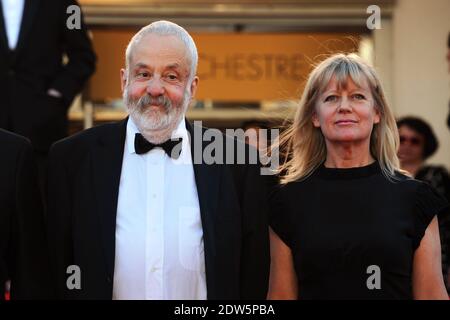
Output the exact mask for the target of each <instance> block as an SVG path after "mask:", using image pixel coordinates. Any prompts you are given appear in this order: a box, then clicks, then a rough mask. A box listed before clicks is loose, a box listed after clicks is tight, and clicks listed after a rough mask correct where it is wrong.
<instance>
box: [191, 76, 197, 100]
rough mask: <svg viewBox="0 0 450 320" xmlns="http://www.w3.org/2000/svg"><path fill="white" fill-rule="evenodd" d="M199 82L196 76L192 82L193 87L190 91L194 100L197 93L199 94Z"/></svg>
mask: <svg viewBox="0 0 450 320" xmlns="http://www.w3.org/2000/svg"><path fill="white" fill-rule="evenodd" d="M198 81H199V79H198V77H197V76H195V77H194V79H193V80H192V82H191V87H190V88H189V91H190V94H191V99H193V98H194V97H195V93H196V92H197V87H198Z"/></svg>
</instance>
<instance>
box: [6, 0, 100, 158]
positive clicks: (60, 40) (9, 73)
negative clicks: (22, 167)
mask: <svg viewBox="0 0 450 320" xmlns="http://www.w3.org/2000/svg"><path fill="white" fill-rule="evenodd" d="M74 4H77V2H76V1H75V0H25V6H24V11H23V17H22V24H21V28H20V33H19V40H18V43H17V46H16V48H15V50H14V51H12V50H10V48H9V46H8V41H7V33H6V30H5V21H4V14H3V12H2V6H0V96H1V97H2V103H1V104H0V128H4V129H7V130H9V131H13V132H15V133H18V134H20V135H23V136H25V137H27V138H29V139H30V140H31V142H32V144H33V146H34V147H35V148H36V149H38V150H41V151H44V152H45V151H48V148H49V146H50V145H51V144H52V143H53V142H55V141H57V140H59V139H61V138H63V137H65V136H66V134H67V108H68V106H69V105H70V103H71V102H72V100H73V98H74V97H75V95H76V94H77V93H79V92H80V90H81V88H82V86H83V84H84V83H85V81H86V80H87V78H88V77H89V76H90V75H91V74H92V73H93V72H94V68H95V60H96V57H95V54H94V52H93V50H92V46H91V42H90V40H89V38H88V36H87V33H86V27H85V26H84V24H82V25H81V29H80V30H77V29H74V30H70V29H69V28H67V19H68V18H69V17H70V14H68V13H67V12H66V10H67V7H68V6H70V5H74ZM63 54H66V55H67V57H68V61H69V62H68V63H67V64H66V65H64V64H63ZM49 88H54V89H56V90H58V91H59V92H60V93H61V94H62V96H63V98H54V97H51V96H49V95H48V94H47V90H48V89H49Z"/></svg>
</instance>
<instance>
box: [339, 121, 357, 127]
mask: <svg viewBox="0 0 450 320" xmlns="http://www.w3.org/2000/svg"><path fill="white" fill-rule="evenodd" d="M355 123H357V122H356V121H355V120H338V121H336V122H335V124H337V125H340V126H345V125H351V124H355Z"/></svg>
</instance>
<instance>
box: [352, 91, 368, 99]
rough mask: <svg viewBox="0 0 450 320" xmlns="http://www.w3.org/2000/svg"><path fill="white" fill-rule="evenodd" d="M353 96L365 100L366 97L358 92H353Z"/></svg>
mask: <svg viewBox="0 0 450 320" xmlns="http://www.w3.org/2000/svg"><path fill="white" fill-rule="evenodd" d="M353 98H355V99H356V100H365V99H366V97H364V96H363V95H362V94H359V93H357V94H354V95H353Z"/></svg>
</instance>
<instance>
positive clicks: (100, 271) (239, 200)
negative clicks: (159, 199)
mask: <svg viewBox="0 0 450 320" xmlns="http://www.w3.org/2000/svg"><path fill="white" fill-rule="evenodd" d="M126 122H127V120H123V121H121V122H118V123H113V124H107V125H103V126H99V127H95V128H92V129H89V130H86V131H84V132H82V133H80V134H78V135H75V136H73V137H70V138H67V139H65V140H62V141H60V142H57V143H56V144H55V145H54V146H53V147H52V149H51V151H50V165H49V167H50V172H49V184H48V186H49V188H48V205H49V211H48V237H49V242H50V255H51V258H52V259H51V260H52V265H53V267H54V270H53V272H54V274H55V276H56V277H55V283H56V286H57V291H58V296H59V297H60V298H64V299H111V298H112V292H113V275H114V259H115V232H116V210H117V201H118V193H119V182H120V175H121V168H122V158H123V150H124V143H125V136H126ZM187 127H188V132H189V133H190V135H191V148H192V151H193V150H195V146H194V141H196V139H198V137H197V138H196V137H195V135H194V132H197V133H198V132H200V133H201V134H202V133H203V131H204V130H205V129H202V128H199V127H197V129H196V130H194V129H193V127H192V126H191V125H190V124H189V123H188V124H187ZM223 137H225V136H223ZM224 140H225V141H226V143H234V142H235V141H236V140H235V139H232V138H230V137H226V138H225V139H224ZM200 143H201V146H200V148H201V150H203V149H204V148H205V147H206V146H207V145H208V142H201V140H200ZM197 147H198V146H197ZM245 148H247V152H248V145H246V147H245ZM247 154H248V153H247ZM193 167H194V174H195V180H196V186H197V193H198V197H199V204H200V212H201V219H202V226H203V236H204V248H205V267H206V269H205V270H206V281H207V296H208V299H265V297H266V292H267V286H268V275H269V264H270V263H269V261H270V254H269V240H268V224H267V211H266V210H267V205H266V192H265V183H264V181H263V180H262V178H263V177H262V176H261V175H260V171H259V166H258V165H256V164H255V165H246V164H242V165H226V164H211V165H208V164H206V163H204V162H202V163H201V164H193ZM69 265H77V266H79V267H80V270H81V290H77V289H74V290H68V289H67V287H66V279H67V277H68V274H66V269H67V267H68V266H69Z"/></svg>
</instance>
